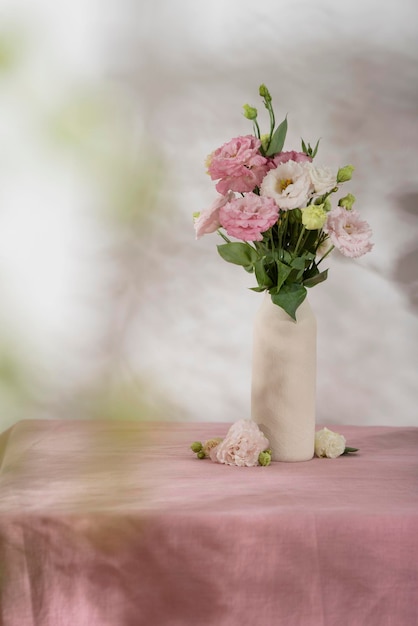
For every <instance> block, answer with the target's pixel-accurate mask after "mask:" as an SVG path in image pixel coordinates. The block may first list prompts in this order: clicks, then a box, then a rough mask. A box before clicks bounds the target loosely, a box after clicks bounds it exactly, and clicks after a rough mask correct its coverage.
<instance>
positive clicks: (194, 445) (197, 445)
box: [190, 441, 203, 453]
mask: <svg viewBox="0 0 418 626" xmlns="http://www.w3.org/2000/svg"><path fill="white" fill-rule="evenodd" d="M190 448H191V449H192V450H193V452H196V453H197V452H200V451H201V449H202V448H203V446H202V444H201V442H200V441H195V442H194V443H192V445H191V446H190Z"/></svg>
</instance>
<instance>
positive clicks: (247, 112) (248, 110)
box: [242, 104, 257, 120]
mask: <svg viewBox="0 0 418 626" xmlns="http://www.w3.org/2000/svg"><path fill="white" fill-rule="evenodd" d="M242 108H243V109H244V117H246V118H247V120H255V119H257V109H256V108H255V107H251V106H250V105H249V104H244V106H243V107H242Z"/></svg>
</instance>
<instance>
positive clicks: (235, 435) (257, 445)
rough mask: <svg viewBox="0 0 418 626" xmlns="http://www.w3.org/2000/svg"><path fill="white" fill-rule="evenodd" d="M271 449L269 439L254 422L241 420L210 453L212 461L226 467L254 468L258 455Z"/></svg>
mask: <svg viewBox="0 0 418 626" xmlns="http://www.w3.org/2000/svg"><path fill="white" fill-rule="evenodd" d="M268 447H269V441H268V439H267V438H266V437H265V436H264V435H263V433H262V432H261V430H260V429H259V427H258V425H257V424H256V423H255V422H253V421H252V420H239V421H238V422H236V423H235V424H233V425H232V426H231V428H230V429H229V431H228V433H227V435H226V437H225V439H224V440H223V441H221V443H220V444H219V445H217V446H216V448H212V450H211V451H210V457H211V459H212V461H215V462H217V463H225V464H226V465H238V466H240V467H243V466H247V467H252V466H254V465H258V455H259V454H260V452H263V450H266V449H267V448H268Z"/></svg>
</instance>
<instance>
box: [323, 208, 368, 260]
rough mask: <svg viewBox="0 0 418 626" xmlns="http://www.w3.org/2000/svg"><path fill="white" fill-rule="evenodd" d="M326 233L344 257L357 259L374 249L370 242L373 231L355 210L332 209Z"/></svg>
mask: <svg viewBox="0 0 418 626" xmlns="http://www.w3.org/2000/svg"><path fill="white" fill-rule="evenodd" d="M324 232H325V233H327V234H328V235H329V238H330V239H331V241H332V243H333V244H334V246H335V247H336V248H337V249H338V250H339V251H340V252H341V253H342V254H343V255H344V256H348V257H352V258H356V257H359V256H363V254H366V253H367V252H370V250H371V249H372V248H373V244H372V243H371V241H370V238H371V236H372V229H371V228H370V226H369V224H368V223H367V222H366V221H365V220H362V219H361V218H360V214H359V212H358V211H356V210H355V209H351V211H347V210H346V209H344V207H341V206H338V207H335V208H334V209H332V210H331V211H330V212H329V213H328V218H327V221H326V224H325V226H324Z"/></svg>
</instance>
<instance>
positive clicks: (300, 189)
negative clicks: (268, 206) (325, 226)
mask: <svg viewBox="0 0 418 626" xmlns="http://www.w3.org/2000/svg"><path fill="white" fill-rule="evenodd" d="M309 165H310V163H309V162H303V163H296V162H295V161H286V163H279V165H278V166H277V167H276V169H273V170H270V171H269V172H268V174H266V176H265V177H264V178H263V181H262V183H261V187H260V195H262V196H265V197H267V198H272V199H273V200H274V201H275V203H276V204H277V206H278V207H279V209H282V211H289V210H290V209H297V208H298V207H301V206H305V205H306V204H307V201H308V199H309V197H310V196H311V192H312V191H313V186H312V182H311V177H310V174H309V169H308V166H309Z"/></svg>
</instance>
